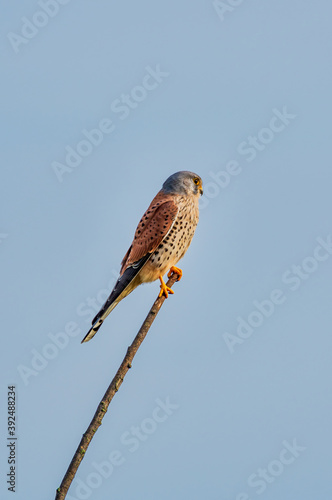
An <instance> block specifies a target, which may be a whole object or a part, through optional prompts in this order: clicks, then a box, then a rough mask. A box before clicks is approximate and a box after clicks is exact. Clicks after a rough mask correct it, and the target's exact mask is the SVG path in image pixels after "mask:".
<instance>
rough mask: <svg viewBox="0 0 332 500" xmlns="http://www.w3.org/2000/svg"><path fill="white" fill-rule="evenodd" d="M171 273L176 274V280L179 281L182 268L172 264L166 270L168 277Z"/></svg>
mask: <svg viewBox="0 0 332 500" xmlns="http://www.w3.org/2000/svg"><path fill="white" fill-rule="evenodd" d="M173 273H175V274H177V275H178V279H177V280H176V281H180V279H181V278H182V275H183V272H182V270H181V269H179V268H178V267H175V266H172V267H171V269H170V270H169V271H168V274H167V276H168V278H170V277H171V276H172V274H173Z"/></svg>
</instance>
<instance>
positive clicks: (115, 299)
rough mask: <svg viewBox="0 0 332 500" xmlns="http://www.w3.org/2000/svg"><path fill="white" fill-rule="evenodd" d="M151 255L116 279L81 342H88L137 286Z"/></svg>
mask: <svg viewBox="0 0 332 500" xmlns="http://www.w3.org/2000/svg"><path fill="white" fill-rule="evenodd" d="M150 256H151V254H147V255H145V256H144V257H143V258H142V259H140V260H139V261H137V262H135V263H134V264H133V265H132V266H130V267H128V268H127V269H126V270H125V272H124V273H123V274H122V275H121V276H120V277H119V278H118V280H117V282H116V283H115V286H114V288H113V290H112V292H111V295H110V296H109V297H108V299H107V300H106V302H105V304H104V305H103V307H102V308H101V309H100V311H99V313H98V314H97V315H96V316H95V317H94V318H93V320H92V327H91V328H90V330H89V331H88V333H87V334H86V336H85V337H84V339H83V340H82V344H83V342H88V340H91V339H92V337H94V336H95V335H96V333H97V332H98V330H99V328H100V327H101V325H102V324H103V322H104V319H105V318H106V317H107V316H108V315H109V313H110V312H111V311H113V309H114V308H115V306H116V305H117V304H118V303H119V302H120V301H121V300H122V299H123V298H124V297H126V296H127V295H129V294H130V292H132V291H133V290H134V288H136V286H137V285H138V284H139V280H137V279H136V278H137V276H138V273H139V271H140V270H141V269H142V267H143V266H144V265H145V264H146V262H147V261H148V260H149V258H150Z"/></svg>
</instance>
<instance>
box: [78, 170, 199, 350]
mask: <svg viewBox="0 0 332 500" xmlns="http://www.w3.org/2000/svg"><path fill="white" fill-rule="evenodd" d="M202 194H203V187H202V179H201V178H200V177H199V175H197V174H194V173H193V172H188V171H181V172H176V173H175V174H173V175H171V176H170V177H169V178H168V179H167V180H166V181H165V182H164V184H163V187H162V189H161V190H160V191H159V193H158V194H157V195H156V196H155V198H154V199H153V200H152V202H151V204H150V206H149V208H148V209H147V211H146V212H145V214H144V215H143V217H142V218H141V220H140V222H139V224H138V226H137V229H136V232H135V236H134V239H133V242H132V244H131V245H130V247H129V249H128V251H127V253H126V255H125V256H124V258H123V260H122V263H121V270H120V276H119V278H118V280H117V282H116V283H115V286H114V288H113V290H112V292H111V294H110V296H109V297H108V299H107V300H106V302H105V304H104V305H103V307H102V308H101V309H100V311H99V313H98V314H97V315H96V316H95V318H94V319H93V320H92V327H91V328H90V330H89V331H88V333H87V334H86V336H85V337H84V339H83V340H82V342H87V341H88V340H90V339H92V337H93V336H94V335H95V334H96V333H97V331H98V330H99V328H100V327H101V325H102V324H103V321H104V319H105V318H106V317H107V316H108V315H109V313H110V312H111V311H113V309H114V308H115V306H116V305H117V304H118V303H119V302H120V301H121V300H122V299H123V298H124V297H126V296H127V295H129V294H130V293H131V292H132V291H133V290H134V289H135V288H136V287H137V286H138V285H140V284H141V283H149V282H151V281H155V280H157V279H159V280H160V293H159V297H161V296H162V295H163V294H164V295H165V296H166V298H167V297H168V294H169V293H174V292H173V290H172V289H171V288H168V287H167V286H166V283H165V282H164V280H163V276H164V274H165V273H166V271H169V273H168V277H170V275H171V274H172V273H173V272H174V273H176V274H178V276H179V278H178V279H179V280H180V279H181V277H182V271H181V269H179V268H177V267H175V265H176V264H177V263H178V261H179V260H180V259H182V257H183V256H184V254H185V253H186V251H187V250H188V248H189V245H190V243H191V240H192V238H193V236H194V233H195V229H196V226H197V223H198V218H199V213H198V212H199V210H198V200H199V198H200V196H201V195H202Z"/></svg>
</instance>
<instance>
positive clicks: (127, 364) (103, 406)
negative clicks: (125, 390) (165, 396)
mask: <svg viewBox="0 0 332 500" xmlns="http://www.w3.org/2000/svg"><path fill="white" fill-rule="evenodd" d="M178 278H179V276H178V275H177V274H175V273H173V274H172V276H171V277H170V279H169V280H168V282H167V286H168V287H170V288H172V286H173V285H174V283H175V282H176V281H177V279H178ZM164 300H165V296H164V295H162V297H158V298H157V299H156V300H155V302H154V304H153V306H152V307H151V309H150V312H149V314H148V315H147V317H146V318H145V320H144V322H143V324H142V326H141V328H140V329H139V331H138V333H137V335H136V337H135V339H134V341H133V343H132V344H131V346H130V347H128V350H127V354H126V355H125V357H124V359H123V361H122V363H121V365H120V368H119V369H118V371H117V372H116V375H115V377H114V378H113V380H112V382H111V383H110V385H109V387H108V389H107V391H106V392H105V395H104V397H103V399H102V400H101V402H100V403H99V405H98V408H97V411H96V413H95V414H94V417H93V419H92V420H91V423H90V425H89V427H88V428H87V430H86V432H85V433H84V434H83V437H82V439H81V442H80V444H79V445H78V448H77V450H76V451H75V454H74V456H73V459H72V461H71V462H70V465H69V467H68V469H67V472H66V474H65V476H64V478H63V480H62V483H61V485H60V487H59V488H58V489H57V490H56V496H55V500H63V499H64V498H65V497H66V495H67V493H68V490H69V488H70V485H71V483H72V481H73V479H74V477H75V474H76V472H77V469H78V467H79V465H80V463H81V462H82V460H83V458H84V455H85V453H86V451H87V449H88V446H89V444H90V442H91V440H92V438H93V436H94V435H95V433H96V431H97V430H98V427H99V426H100V425H101V423H102V420H103V418H104V416H105V414H106V412H107V410H108V406H109V404H110V402H111V401H112V399H113V397H114V395H115V394H116V393H117V392H118V390H119V387H120V386H121V384H122V382H123V379H124V377H125V375H126V373H127V372H128V370H129V369H130V368H131V363H132V361H133V359H134V356H135V354H136V352H137V351H138V349H139V347H140V345H141V344H142V342H143V340H144V339H145V337H146V335H147V333H148V331H149V329H150V327H151V325H152V323H153V321H154V320H155V317H156V316H157V314H158V312H159V310H160V308H161V306H162V305H163V303H164Z"/></svg>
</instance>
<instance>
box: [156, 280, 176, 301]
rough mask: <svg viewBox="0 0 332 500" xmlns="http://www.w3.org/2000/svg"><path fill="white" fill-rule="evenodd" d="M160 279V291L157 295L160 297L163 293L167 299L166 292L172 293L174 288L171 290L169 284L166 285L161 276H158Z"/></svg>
mask: <svg viewBox="0 0 332 500" xmlns="http://www.w3.org/2000/svg"><path fill="white" fill-rule="evenodd" d="M159 279H160V292H159V295H158V297H159V298H160V297H162V296H163V295H165V297H166V299H168V294H169V293H170V294H173V293H174V290H172V289H171V288H170V287H169V286H167V285H166V283H165V282H164V280H163V278H162V276H160V277H159Z"/></svg>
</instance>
